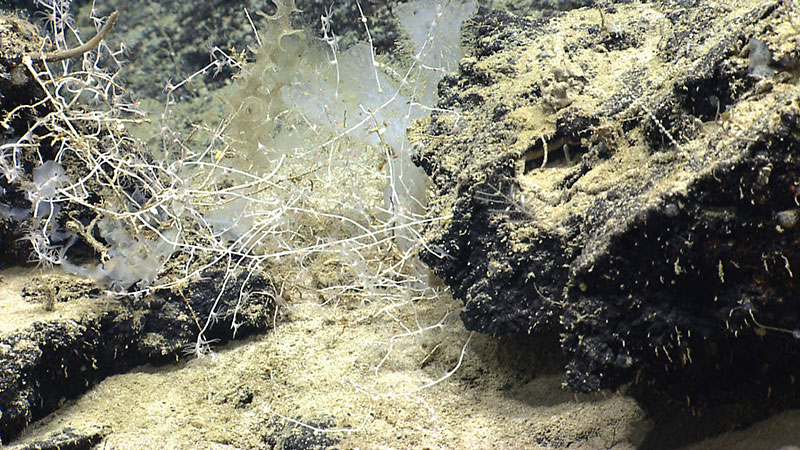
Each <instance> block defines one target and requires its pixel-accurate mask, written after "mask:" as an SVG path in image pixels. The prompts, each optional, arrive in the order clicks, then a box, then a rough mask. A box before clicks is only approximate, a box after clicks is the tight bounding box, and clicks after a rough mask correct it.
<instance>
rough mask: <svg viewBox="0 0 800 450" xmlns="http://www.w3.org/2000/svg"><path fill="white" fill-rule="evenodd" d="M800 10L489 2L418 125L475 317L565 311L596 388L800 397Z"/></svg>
mask: <svg viewBox="0 0 800 450" xmlns="http://www.w3.org/2000/svg"><path fill="white" fill-rule="evenodd" d="M798 31H800V17H797V12H790V11H787V10H786V9H785V8H784V7H783V6H782V5H781V3H780V2H763V1H745V0H738V1H731V2H725V3H719V2H715V3H713V4H712V3H710V2H658V4H652V5H621V4H620V5H614V6H610V7H607V8H604V9H603V14H602V16H601V14H600V12H599V10H598V9H596V8H594V9H580V10H575V11H572V12H570V13H566V14H563V15H559V16H557V17H554V18H551V19H537V20H534V19H525V18H521V17H516V16H513V15H510V14H508V13H502V12H496V13H493V14H491V15H489V16H487V17H484V18H481V19H477V20H476V21H475V23H474V25H473V30H472V35H471V36H468V37H467V40H468V41H469V42H468V46H470V47H474V50H473V52H472V54H471V55H469V56H468V57H466V58H465V59H463V60H462V63H461V71H460V74H458V75H453V76H451V77H448V78H447V79H445V80H444V81H443V82H442V84H441V85H440V98H441V102H440V104H439V107H440V108H443V109H446V110H451V111H454V112H449V113H435V114H434V116H433V117H432V118H431V119H430V120H429V121H428V122H427V123H426V124H419V125H418V127H417V129H416V133H417V142H418V143H419V144H420V151H419V155H418V156H419V162H420V164H421V165H422V167H424V169H425V170H426V171H427V172H428V174H429V175H430V176H431V177H432V180H433V184H434V190H435V193H434V195H433V196H432V198H434V199H435V200H434V202H435V207H436V210H435V212H434V215H438V216H443V217H445V218H446V219H445V220H444V221H443V222H441V223H437V225H436V226H435V227H431V228H430V229H428V230H427V232H426V240H427V243H428V246H429V247H430V248H432V249H434V252H433V253H430V254H427V255H425V256H424V259H425V261H426V263H427V264H429V265H430V266H431V267H432V268H433V269H434V271H435V272H436V273H437V274H438V275H440V276H441V277H442V278H443V279H444V280H445V282H446V283H447V284H448V285H449V286H450V287H451V288H452V289H453V292H454V294H455V295H456V296H457V297H460V298H461V299H463V301H464V303H465V310H464V312H463V313H462V319H463V321H464V323H465V324H466V326H467V327H468V328H469V329H472V330H477V331H480V332H483V333H490V334H493V335H503V334H511V333H520V332H523V333H525V332H527V333H531V332H537V331H541V332H545V331H549V332H554V331H555V332H558V333H560V334H561V346H562V349H563V351H564V352H565V353H566V355H567V357H568V359H569V362H568V363H567V383H568V385H569V387H571V388H572V389H574V390H577V391H594V390H598V389H602V388H616V387H619V386H621V385H623V384H624V383H628V382H630V381H636V382H638V383H637V384H636V385H637V386H640V387H647V389H645V390H649V391H650V392H660V391H663V392H665V393H668V396H669V397H670V398H672V399H673V400H675V401H676V402H682V403H683V404H684V405H686V402H687V401H688V402H689V405H690V406H689V407H690V409H694V408H697V410H700V411H702V408H703V405H704V404H707V403H709V402H710V403H716V404H719V403H724V402H725V401H730V402H737V401H738V402H739V404H740V406H735V405H734V406H730V407H729V408H728V409H727V412H726V413H727V414H733V415H735V414H737V413H738V412H743V411H739V410H742V409H745V406H744V405H745V404H746V403H747V402H748V400H749V399H753V401H754V402H755V401H756V400H755V399H760V400H758V402H756V403H753V404H751V405H750V408H751V410H753V411H755V410H758V411H759V413H763V412H764V411H765V410H768V409H770V408H779V407H783V406H786V405H789V404H794V405H796V404H797V403H798V401H797V399H799V398H800V397H798V395H797V392H796V391H797V387H796V386H797V385H796V384H795V383H794V381H795V379H794V375H793V373H794V368H796V365H797V363H798V360H799V359H798V357H800V345H798V344H800V341H799V340H798V338H800V317H798V315H799V314H800V296H798V293H799V291H800V285H798V283H797V281H796V278H795V276H794V273H798V276H800V251H799V250H800V247H798V239H800V227H798V226H797V222H798V218H799V217H800V209H798V207H799V206H800V199H799V198H798V192H797V188H798V183H799V181H798V180H800V178H798V175H800V87H798V84H797V68H798V61H800V58H799V55H800V45H798V43H799V42H800V33H799V32H798ZM680 380H684V381H680ZM687 399H688V400H687ZM764 399H770V400H769V402H768V405H766V406H764V407H763V408H762V407H761V406H757V405H760V404H763V403H764V402H763V401H762V400H764ZM646 402H647V401H646V400H645V403H646ZM756 414H758V413H756Z"/></svg>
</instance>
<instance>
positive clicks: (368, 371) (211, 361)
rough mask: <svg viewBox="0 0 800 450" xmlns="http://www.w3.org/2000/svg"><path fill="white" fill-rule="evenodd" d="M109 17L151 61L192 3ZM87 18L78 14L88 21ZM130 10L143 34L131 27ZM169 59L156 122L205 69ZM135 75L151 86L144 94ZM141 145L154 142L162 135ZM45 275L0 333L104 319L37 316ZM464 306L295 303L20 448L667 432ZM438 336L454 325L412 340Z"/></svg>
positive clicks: (9, 291) (359, 444) (12, 307)
mask: <svg viewBox="0 0 800 450" xmlns="http://www.w3.org/2000/svg"><path fill="white" fill-rule="evenodd" d="M97 3H98V6H99V7H101V9H104V10H110V9H112V8H115V7H120V8H121V9H122V11H123V12H122V14H121V18H120V21H119V24H118V25H117V29H116V30H115V31H114V32H113V33H112V34H113V36H112V38H110V40H111V41H116V42H120V41H125V40H128V42H129V43H128V44H127V45H129V46H138V47H140V48H141V47H148V46H150V45H151V46H153V47H158V46H160V45H161V44H158V43H156V42H158V41H159V40H161V41H163V40H164V39H165V36H166V35H167V34H168V33H165V34H164V35H163V36H155V35H152V34H150V33H149V32H148V31H147V30H148V28H147V27H144V26H141V24H144V23H147V21H148V18H149V20H150V23H151V24H154V26H156V27H160V28H163V29H165V30H169V29H171V27H175V26H179V25H177V24H180V23H181V18H180V16H179V15H178V14H179V13H181V12H185V11H186V10H187V8H192V6H191V5H190V4H189V3H192V2H185V4H184V5H178V2H160V3H161V4H159V2H155V1H142V2H138V1H137V2H124V1H121V0H119V1H118V3H120V4H119V5H112V3H116V2H101V1H100V0H98V2H97ZM125 3H127V5H125ZM131 3H135V6H132V5H131ZM229 3H230V4H233V3H238V2H229ZM247 3H248V5H249V6H250V7H251V8H253V7H256V6H257V5H254V4H253V3H257V2H247ZM80 6H81V5H78V4H77V2H76V5H75V6H74V7H75V8H78V7H80ZM132 9H135V10H136V13H135V14H136V18H135V23H136V24H138V26H126V22H128V21H127V20H126V18H127V17H130V14H132V13H128V12H127V11H131V10H132ZM238 9H239V6H236V5H234V6H230V10H231V11H236V10H238ZM81 11H82V12H85V11H86V6H83V7H82V9H81ZM126 14H128V16H126ZM78 17H80V14H78ZM237 23H245V22H244V20H238V21H237ZM208 31H209V30H204V29H198V30H193V31H192V32H191V33H189V34H191V35H193V36H194V37H195V38H196V39H197V40H199V41H203V40H208V41H211V40H212V39H217V40H219V38H220V37H221V35H220V34H219V33H216V32H213V30H211V31H212V32H211V34H210V35H211V36H213V38H209V37H206V38H204V37H203V33H204V32H208ZM248 33H249V30H247V29H244V30H239V35H237V37H235V38H234V37H231V38H230V39H228V40H229V41H236V39H237V38H238V37H239V36H240V37H242V38H243V39H246V37H247V36H248ZM143 40H151V42H150V43H149V44H148V43H145V42H143ZM162 43H163V42H162ZM169 54H171V55H173V56H174V59H173V60H169V61H168V60H165V59H163V58H162V59H158V58H156V59H152V54H151V53H147V52H139V53H138V54H136V55H135V56H133V57H132V58H134V59H132V60H131V61H130V62H129V66H131V68H130V69H129V70H130V72H128V74H129V75H128V76H129V77H130V79H129V80H128V81H129V83H130V84H131V85H132V86H133V87H132V91H133V92H134V93H136V95H137V96H138V98H139V100H140V101H141V102H142V104H143V105H145V106H146V105H148V104H150V105H152V109H153V111H158V107H159V105H161V103H160V102H162V101H163V99H161V98H158V95H157V93H158V92H160V91H161V90H160V88H157V87H156V88H153V83H155V81H154V80H157V79H159V78H161V79H169V78H173V79H180V78H181V77H185V76H186V75H187V74H188V73H190V71H191V69H190V68H185V67H181V66H180V62H181V61H182V60H181V57H182V56H183V54H184V53H183V52H182V51H181V50H180V49H170V51H169ZM148 57H150V58H151V59H148ZM137 58H138V59H137ZM137 73H138V74H146V75H147V76H149V77H150V78H149V79H144V80H143V79H139V80H137V79H135V77H134V75H136V74H137ZM224 84H225V83H224V82H215V83H213V84H209V85H208V86H205V85H202V84H201V85H199V86H198V87H197V88H196V90H195V91H194V93H193V94H192V95H189V96H187V97H186V98H185V99H183V101H184V103H182V104H180V105H177V106H176V107H175V110H176V111H177V113H179V112H181V111H184V110H185V111H186V113H187V114H189V115H190V116H189V117H188V118H187V119H186V120H187V121H193V120H197V118H198V117H200V118H204V117H205V118H214V117H217V114H218V107H215V106H214V103H213V102H214V98H215V94H214V89H216V87H218V86H221V85H224ZM148 93H155V94H154V97H148ZM138 133H140V135H141V136H144V137H146V136H147V133H148V132H147V130H139V131H138ZM33 271H34V269H22V268H3V270H2V271H0V277H1V278H2V285H0V286H2V287H0V289H2V291H0V302H2V305H1V307H0V310H2V313H1V315H0V331H3V332H8V331H10V330H13V329H16V328H19V327H22V326H25V325H27V324H29V323H31V322H32V321H34V320H46V319H52V318H56V317H75V315H80V314H92V311H93V308H96V307H97V306H92V305H89V306H87V307H85V308H83V307H78V306H76V305H75V304H71V303H66V304H58V305H56V309H55V311H52V312H46V311H44V310H43V309H42V307H41V305H36V304H31V303H28V302H25V301H24V300H22V298H21V295H20V292H21V288H22V286H23V285H24V284H25V282H26V281H27V280H28V279H29V278H30V276H31V275H32V274H33V273H34V272H33ZM36 273H38V272H36ZM460 308H461V303H460V301H458V300H455V299H452V298H451V297H450V296H449V295H448V294H447V293H444V294H443V295H441V296H440V298H439V299H438V300H437V301H430V302H417V303H414V304H405V305H400V306H395V305H392V304H391V303H390V302H388V301H381V300H380V299H370V300H369V301H364V300H363V299H359V298H355V297H348V298H341V299H338V300H334V301H329V302H327V303H326V304H318V303H316V302H314V301H311V300H310V299H297V300H295V301H293V302H292V303H291V304H290V306H289V307H287V308H286V309H284V310H282V312H281V314H280V315H279V316H277V317H276V318H275V329H274V330H273V331H271V332H269V333H267V334H265V335H261V336H256V337H252V338H249V339H246V340H244V341H239V342H235V343H233V344H230V345H228V346H225V347H219V348H216V349H215V353H214V354H213V356H210V357H205V358H202V359H196V358H194V357H186V358H183V359H181V360H180V361H177V362H176V363H175V364H173V365H167V366H161V367H151V366H144V367H139V368H137V369H135V370H132V371H130V372H129V373H125V374H119V375H115V376H112V377H109V378H107V379H106V380H104V381H103V382H101V383H100V384H98V385H97V386H94V387H92V388H91V389H90V390H89V391H88V392H87V393H86V394H84V395H82V396H81V397H79V398H77V399H74V400H69V401H65V402H64V404H63V406H62V407H61V408H60V409H59V410H58V411H56V412H54V413H52V414H50V415H49V416H47V417H46V418H44V419H42V420H40V421H38V422H36V423H35V424H33V425H32V426H31V427H29V429H28V430H27V431H26V432H25V433H23V435H22V436H21V437H20V442H24V441H25V440H30V439H34V438H36V437H37V436H43V435H47V434H49V433H51V432H55V431H58V430H61V429H63V428H65V427H73V428H76V429H86V428H91V427H99V428H103V429H104V430H106V432H108V434H107V436H106V438H105V439H104V440H103V441H102V442H101V443H100V444H99V445H98V446H97V447H96V448H100V449H119V450H121V449H251V448H252V449H258V448H306V447H305V446H303V445H304V444H302V443H298V442H302V440H299V439H296V438H295V437H293V436H296V435H303V433H306V437H308V433H307V430H308V428H299V427H297V426H295V425H294V423H295V421H299V422H303V423H304V424H307V425H309V426H311V427H314V428H315V429H316V430H315V431H313V432H312V433H311V436H312V437H313V439H312V441H316V442H317V443H319V444H321V445H322V446H323V447H324V446H326V445H331V446H334V447H335V448H361V449H439V448H442V449H538V448H586V449H594V448H614V449H628V448H635V447H636V445H637V443H639V442H641V441H642V439H643V438H644V437H645V436H646V435H647V433H648V432H650V430H651V429H653V427H654V425H655V424H653V423H652V421H650V420H648V418H647V417H646V415H645V413H644V412H643V410H642V409H641V408H640V407H639V406H638V405H637V403H636V401H635V400H634V399H633V398H631V397H630V396H626V395H625V393H624V392H618V393H611V392H602V393H598V394H593V395H576V394H573V393H571V392H569V391H568V390H566V389H565V388H564V387H563V386H562V384H563V381H564V373H563V369H562V368H561V367H559V366H558V365H554V364H553V363H552V362H551V361H542V360H537V359H536V358H534V357H530V356H527V355H524V354H520V353H519V352H515V351H514V350H513V347H514V346H515V345H516V344H515V342H514V341H512V340H507V339H496V338H492V337H489V336H483V335H477V334H475V335H472V336H471V334H470V332H469V331H467V330H465V329H464V327H463V325H462V324H461V322H460V320H459V318H458V313H459V311H460ZM435 324H440V326H438V327H435V328H433V329H430V330H427V331H425V332H422V333H415V334H413V335H412V336H408V337H402V336H401V335H403V334H404V333H406V332H408V331H409V330H419V329H421V328H426V327H430V326H431V325H435ZM468 340H469V345H468V346H466V347H465V344H467V341H468ZM462 351H463V359H462ZM457 366H458V369H457V370H455V371H454V372H453V373H450V372H451V371H452V370H453V369H454V368H456V367H457ZM798 425H800V411H789V412H786V413H783V414H781V415H779V416H776V417H773V418H770V419H768V420H765V421H764V422H761V423H757V424H755V425H752V426H751V427H749V428H747V429H745V430H739V431H732V432H730V433H728V434H725V435H723V436H719V437H716V438H714V439H711V440H707V441H704V442H702V443H698V444H696V445H694V446H691V447H688V448H697V449H701V448H703V449H723V448H747V449H777V448H781V447H784V446H791V445H797V444H798V443H800V426H798ZM300 430H306V431H300ZM650 439H652V436H651V438H650ZM12 444H13V443H12ZM310 448H313V447H310ZM784 448H786V447H784Z"/></svg>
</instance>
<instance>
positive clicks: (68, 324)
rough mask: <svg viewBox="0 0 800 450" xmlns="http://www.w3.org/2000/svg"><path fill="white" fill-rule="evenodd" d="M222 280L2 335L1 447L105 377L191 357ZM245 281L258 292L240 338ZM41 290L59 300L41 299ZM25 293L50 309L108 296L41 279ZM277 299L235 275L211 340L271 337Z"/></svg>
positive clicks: (267, 287)
mask: <svg viewBox="0 0 800 450" xmlns="http://www.w3.org/2000/svg"><path fill="white" fill-rule="evenodd" d="M224 277H225V273H224V271H223V270H218V269H210V270H209V271H207V272H205V273H204V274H203V276H202V277H201V278H200V279H199V280H198V281H196V282H193V283H191V284H189V285H188V286H185V287H183V288H182V289H180V288H176V289H175V290H173V291H170V292H168V291H159V292H157V293H156V294H155V295H153V296H148V297H143V298H141V299H138V300H137V299H133V300H124V301H123V302H122V303H120V302H118V301H113V300H112V301H109V302H106V303H105V304H103V303H102V302H100V301H99V300H98V304H97V308H96V309H97V311H96V312H95V313H94V314H85V315H84V316H83V317H82V318H80V319H78V320H74V319H62V320H53V321H37V322H34V323H33V324H32V325H30V326H27V327H24V328H21V329H19V330H17V331H16V332H13V333H10V334H8V335H2V336H0V411H1V412H2V416H0V443H2V442H7V441H8V440H9V439H10V438H13V437H14V436H15V435H16V434H17V433H19V432H20V431H21V430H22V429H23V428H24V427H25V426H27V425H28V424H29V423H31V422H32V421H33V420H36V419H39V418H41V417H43V416H44V415H45V414H47V413H49V412H51V411H53V410H55V409H56V408H57V407H59V406H60V404H61V403H62V401H63V400H64V399H68V398H73V397H75V396H77V395H79V394H81V393H83V392H85V391H86V390H87V389H88V388H89V387H91V386H92V385H94V384H96V383H97V382H98V381H100V380H102V379H103V378H105V377H106V376H109V375H113V374H116V373H122V372H125V371H127V370H130V369H131V368H133V367H135V366H137V365H141V364H147V363H150V364H159V363H161V364H164V363H168V362H174V361H176V360H177V359H178V358H179V357H180V356H181V355H182V354H183V353H184V351H191V344H192V343H193V342H194V341H195V339H196V338H197V334H198V332H199V330H200V327H201V326H202V325H203V323H202V322H200V323H198V322H197V321H198V320H204V318H205V317H208V313H209V311H210V308H211V305H212V304H213V303H214V302H215V300H216V298H217V293H219V292H220V291H222V289H221V287H222V283H223V279H224ZM244 282H246V283H247V284H246V286H244V290H245V291H248V292H253V293H254V294H253V295H251V296H249V297H247V299H245V301H243V302H242V303H241V304H239V305H238V313H237V318H236V320H237V323H240V324H241V325H240V326H239V327H238V330H237V333H236V334H235V336H234V334H233V333H232V332H231V324H232V312H233V311H234V309H235V308H236V306H237V302H238V300H239V292H240V289H242V283H244ZM48 286H54V288H53V289H48ZM42 292H45V293H46V292H50V293H51V297H53V298H48V299H45V298H42V297H43V296H42V294H41V293H42ZM25 293H26V297H28V299H29V301H37V302H42V303H43V304H44V306H45V308H50V309H52V308H53V305H52V303H50V304H48V301H49V302H59V303H60V302H69V301H74V300H77V299H81V298H84V299H85V298H90V299H91V298H98V297H102V293H101V292H100V289H98V288H97V287H94V286H93V284H92V283H91V282H89V281H82V282H81V281H76V280H75V279H74V278H73V277H67V276H56V275H51V276H45V277H35V278H34V279H33V280H32V281H31V284H30V285H29V286H27V287H26V289H25ZM271 293H272V286H271V284H270V283H269V281H267V280H266V278H264V277H263V276H262V275H259V274H252V275H250V276H249V277H248V275H247V274H246V273H240V274H239V275H238V276H236V277H231V278H230V279H229V280H228V284H227V287H226V288H225V290H224V291H222V295H221V297H220V302H221V305H222V306H221V308H220V309H219V310H220V311H221V313H220V314H219V315H218V317H219V320H218V322H216V323H215V324H213V325H212V327H211V328H210V329H209V330H207V332H206V333H204V336H205V338H206V339H207V340H210V341H213V342H215V343H217V344H220V345H221V344H222V343H225V342H227V341H230V340H231V339H232V338H233V337H236V338H242V337H245V336H249V335H252V334H254V333H256V332H263V331H265V330H266V329H267V327H268V326H269V324H271V323H272V317H273V314H274V308H273V306H272V303H271V302H269V301H268V298H269V295H270V294H271ZM67 307H69V306H67Z"/></svg>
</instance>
